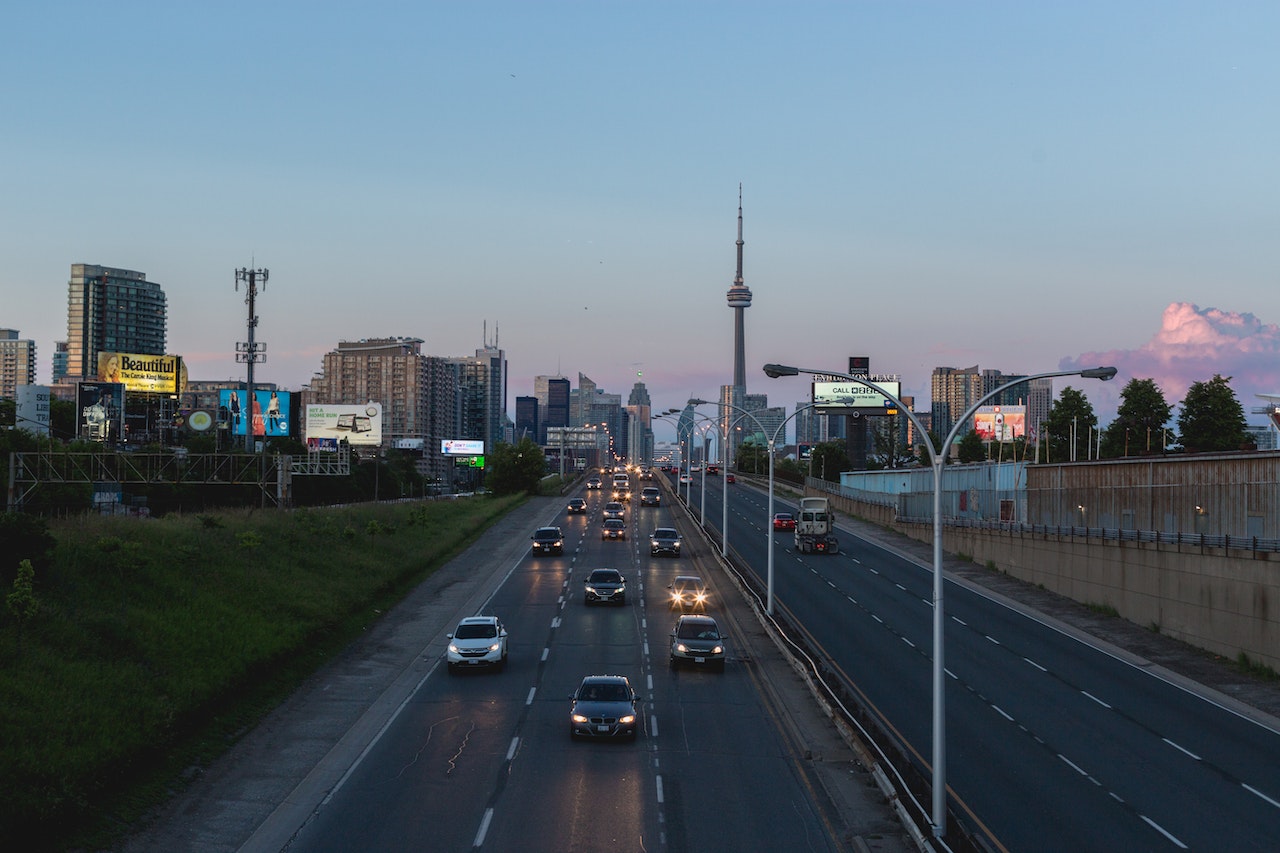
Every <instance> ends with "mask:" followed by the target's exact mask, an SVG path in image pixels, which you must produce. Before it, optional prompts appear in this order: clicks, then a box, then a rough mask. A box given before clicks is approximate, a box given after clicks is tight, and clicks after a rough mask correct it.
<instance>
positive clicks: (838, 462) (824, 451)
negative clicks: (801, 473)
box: [809, 441, 853, 483]
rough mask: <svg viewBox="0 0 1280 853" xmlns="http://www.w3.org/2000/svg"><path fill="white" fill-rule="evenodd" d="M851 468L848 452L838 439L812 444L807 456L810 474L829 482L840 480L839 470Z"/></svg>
mask: <svg viewBox="0 0 1280 853" xmlns="http://www.w3.org/2000/svg"><path fill="white" fill-rule="evenodd" d="M852 469H853V463H852V462H850V461H849V454H848V453H846V452H845V449H844V443H843V442H840V441H824V442H822V443H821V444H817V445H814V448H813V452H812V453H811V454H810V456H809V470H810V471H812V472H813V473H812V474H811V475H810V476H813V477H821V478H822V479H824V480H826V481H828V482H831V483H838V482H840V472H841V471H849V470H852Z"/></svg>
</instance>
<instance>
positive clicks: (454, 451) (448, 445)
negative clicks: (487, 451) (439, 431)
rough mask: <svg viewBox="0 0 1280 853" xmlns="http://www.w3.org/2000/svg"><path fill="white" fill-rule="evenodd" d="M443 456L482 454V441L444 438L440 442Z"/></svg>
mask: <svg viewBox="0 0 1280 853" xmlns="http://www.w3.org/2000/svg"><path fill="white" fill-rule="evenodd" d="M440 452H441V453H442V454H444V455H445V456H484V442H483V441H474V440H472V439H467V438H446V439H443V440H441V442H440Z"/></svg>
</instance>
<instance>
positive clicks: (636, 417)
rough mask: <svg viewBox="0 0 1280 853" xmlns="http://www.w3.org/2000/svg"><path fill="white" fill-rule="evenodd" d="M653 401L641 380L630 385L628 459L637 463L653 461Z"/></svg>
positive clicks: (643, 463)
mask: <svg viewBox="0 0 1280 853" xmlns="http://www.w3.org/2000/svg"><path fill="white" fill-rule="evenodd" d="M652 424H653V403H652V401H651V400H650V399H649V389H648V388H646V387H645V386H644V383H643V382H637V383H636V384H635V385H632V386H631V396H630V397H628V398H627V425H628V430H627V432H628V436H627V449H628V451H629V454H630V455H629V456H628V461H630V462H633V463H635V464H637V465H649V464H650V463H652V462H653V426H652Z"/></svg>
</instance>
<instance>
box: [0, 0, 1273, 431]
mask: <svg viewBox="0 0 1280 853" xmlns="http://www.w3.org/2000/svg"><path fill="white" fill-rule="evenodd" d="M1278 32H1280V4H1277V3H1275V2H1257V3H1247V2H1194V3H1192V2H1164V1H1163V0H1161V2H1143V0H1135V1H1133V2H1130V1H1129V0H1126V2H1123V3H1115V2H1072V3H1026V2H967V3H954V2H892V3H890V2H842V3H834V2H822V3H818V2H813V3H786V4H783V3H761V2H681V3H674V2H644V3H638V2H637V3H623V2H575V3H565V2H536V3H535V2H468V3H462V2H449V3H445V2H401V3H386V2H376V0H375V2H366V3H360V4H354V3H332V2H315V0H310V2H305V3H303V2H297V3H293V2H268V3H262V2H223V3H216V4H210V3H203V4H196V3H166V2H148V3H139V2H128V0H117V2H113V3H108V4H104V3H97V2H83V3H82V2H57V3H24V4H18V5H17V6H15V7H14V8H12V9H9V10H7V11H6V13H5V26H4V28H3V31H0V327H8V328H14V329H17V330H19V332H20V334H21V336H22V337H24V338H32V339H34V340H35V341H36V343H37V347H38V357H39V377H40V380H41V381H47V380H48V378H49V373H50V364H51V357H52V352H53V344H54V341H56V340H62V339H65V338H66V283H67V280H68V278H69V275H70V265H71V264H73V263H91V264H102V265H104V266H112V267H121V268H125V269H132V270H139V271H142V272H144V273H146V275H147V278H148V280H151V281H156V282H159V283H160V284H161V285H162V286H163V287H164V290H165V293H166V294H167V297H168V306H169V316H168V340H169V350H170V352H173V353H176V354H180V355H182V356H184V358H185V360H186V362H187V365H188V370H189V372H190V375H191V376H192V378H195V379H222V378H226V379H239V380H241V381H243V377H244V373H243V365H237V364H236V362H235V360H234V350H235V343H236V342H237V341H243V340H246V335H247V333H246V328H245V323H246V317H247V306H246V305H245V293H244V290H243V288H241V289H240V290H237V289H236V281H235V270H236V269H238V268H242V267H257V268H266V269H269V270H270V277H269V279H268V283H267V286H266V288H265V291H263V292H260V293H259V295H258V298H257V313H258V317H259V324H258V327H257V331H256V334H255V337H256V339H257V340H258V341H262V342H265V343H266V346H267V350H266V352H267V360H266V362H265V364H263V365H260V366H259V367H258V369H257V370H256V371H255V375H256V378H257V379H258V380H259V381H266V382H276V383H278V384H279V385H280V386H282V387H284V388H297V387H299V386H301V385H304V384H306V383H308V382H309V381H310V380H311V377H312V375H313V374H314V373H315V372H317V371H318V370H319V369H320V366H321V356H322V355H323V353H325V352H327V351H330V350H332V349H335V348H336V346H337V343H338V342H339V341H342V340H359V339H362V338H372V337H386V336H405V337H416V338H422V339H423V341H424V344H423V350H424V352H426V353H428V354H431V355H442V356H459V355H470V354H473V353H474V352H475V350H476V349H477V348H480V347H482V346H484V345H485V344H487V343H496V344H497V345H498V346H500V347H501V348H502V349H503V350H505V352H506V354H507V358H508V362H509V367H510V387H509V402H508V406H509V414H511V415H514V398H515V397H516V396H518V395H530V394H532V393H533V378H534V377H535V376H537V375H540V374H550V375H556V374H559V375H564V376H567V377H569V378H570V379H571V380H572V381H573V384H574V386H575V387H576V385H577V375H578V373H579V372H581V373H584V374H586V375H587V376H589V377H590V378H591V379H592V380H594V381H595V382H596V383H597V384H598V385H599V386H600V387H601V388H602V389H603V390H604V391H607V392H609V393H618V394H621V395H622V397H623V401H624V402H625V401H626V398H627V396H628V394H629V392H630V390H631V387H632V385H633V384H634V383H635V382H637V381H642V382H644V384H645V386H646V387H647V388H648V390H649V393H650V396H651V399H652V402H653V407H654V409H655V410H662V409H666V408H673V407H677V406H682V405H683V404H684V401H685V400H687V399H688V398H689V397H691V396H697V397H702V398H705V399H709V400H714V399H717V396H718V389H719V388H720V386H722V385H725V384H728V383H730V382H731V381H732V371H733V311H732V310H731V309H729V308H728V306H727V305H726V299H725V295H726V292H727V290H728V288H729V286H730V285H731V284H732V283H733V277H734V272H735V266H736V247H735V240H736V239H737V226H738V222H737V216H738V193H739V187H740V186H741V192H742V208H743V216H744V226H743V229H744V230H743V239H744V241H745V249H744V278H745V282H746V284H747V286H748V287H749V288H750V289H751V291H752V293H753V303H752V305H751V307H750V308H748V309H746V314H745V319H746V365H747V391H748V392H749V393H767V394H768V395H769V401H770V404H771V405H775V406H776V405H785V406H787V408H788V411H789V412H790V410H791V408H792V407H793V406H794V404H795V403H796V401H798V400H803V399H805V398H806V397H807V394H808V385H807V380H805V379H803V378H784V379H777V380H771V379H768V378H766V377H765V375H764V374H763V372H762V371H761V369H760V368H761V366H762V365H763V364H765V363H766V362H781V363H788V364H794V365H798V366H802V367H811V368H816V369H824V370H825V369H833V370H834V369H841V368H843V367H845V366H847V361H848V357H849V356H851V355H865V356H868V357H869V358H870V359H871V369H872V371H873V372H875V373H882V374H897V375H898V376H900V377H901V381H902V386H903V393H904V394H910V395H914V396H915V397H916V399H917V401H918V403H917V409H918V410H921V409H923V410H927V402H926V401H927V400H928V399H929V377H930V374H931V372H932V370H933V369H934V368H935V367H938V366H946V367H956V368H963V367H969V366H973V365H977V366H979V367H980V368H982V369H987V368H992V369H997V370H1001V371H1003V372H1005V373H1011V374H1013V373H1020V374H1025V373H1039V372H1049V371H1056V370H1071V369H1076V368H1080V367H1091V366H1096V365H1098V364H1113V365H1115V366H1116V367H1117V368H1119V371H1120V372H1119V375H1118V377H1117V379H1116V380H1115V381H1113V382H1111V383H1105V384H1104V383H1099V382H1097V381H1094V380H1083V379H1078V378H1076V379H1074V380H1070V379H1069V380H1058V381H1057V383H1056V385H1055V389H1056V391H1061V388H1062V387H1064V386H1065V385H1071V386H1072V387H1074V388H1078V389H1080V390H1083V391H1084V392H1085V394H1086V395H1087V396H1088V397H1089V399H1090V400H1091V402H1092V403H1093V405H1094V407H1095V409H1096V410H1097V411H1098V413H1099V416H1100V419H1101V421H1102V422H1103V423H1104V424H1105V423H1106V422H1108V421H1109V420H1110V419H1111V418H1112V417H1113V416H1114V411H1115V406H1116V405H1117V404H1118V402H1119V392H1120V391H1121V390H1122V388H1123V386H1124V384H1125V383H1126V382H1128V381H1129V380H1130V379H1135V378H1154V379H1156V380H1157V383H1158V384H1159V385H1160V387H1161V389H1162V390H1163V391H1164V393H1165V397H1166V399H1167V400H1168V401H1169V402H1170V403H1171V404H1173V405H1174V406H1175V412H1176V406H1177V404H1178V403H1180V402H1181V400H1182V399H1183V397H1184V395H1185V391H1186V388H1187V387H1188V385H1189V384H1190V383H1192V382H1195V381H1206V380H1209V379H1211V378H1212V377H1213V376H1214V374H1221V375H1224V376H1231V377H1233V380H1232V387H1233V389H1234V390H1235V392H1236V395H1237V398H1238V399H1239V400H1240V402H1241V404H1242V406H1243V407H1244V409H1245V411H1246V413H1248V412H1250V410H1251V409H1252V408H1253V407H1254V406H1258V405H1262V401H1261V400H1258V399H1256V398H1255V396H1254V395H1255V394H1258V393H1272V394H1274V393H1280V370H1277V364H1278V363H1280V362H1278V358H1277V356H1278V354H1280V326H1277V323H1280V282H1278V281H1277V278H1278V277H1280V238H1278V237H1277V235H1280V202H1278V199H1280V194H1278V193H1277V190H1278V189H1280V158H1277V155H1276V152H1277V151H1280V110H1278V109H1277V108H1276V92H1278V91H1280V51H1277V50H1276V49H1275V44H1276V34H1277V33H1278ZM1250 421H1251V422H1253V423H1259V424H1261V423H1263V422H1264V419H1263V418H1262V417H1261V416H1250ZM655 431H656V432H657V433H658V438H659V440H662V439H663V438H664V434H663V433H664V426H661V425H660V426H657V427H655ZM666 431H667V432H674V430H666ZM789 432H790V431H789Z"/></svg>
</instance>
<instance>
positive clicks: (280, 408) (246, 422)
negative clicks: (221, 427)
mask: <svg viewBox="0 0 1280 853" xmlns="http://www.w3.org/2000/svg"><path fill="white" fill-rule="evenodd" d="M218 407H219V408H220V409H222V410H223V411H225V413H226V417H227V430H228V431H230V433H231V434H232V435H244V434H245V430H247V429H250V428H252V429H253V434H254V435H260V436H262V437H264V438H276V437H279V436H282V435H288V434H289V392H288V391H261V390H255V391H254V392H253V399H251V400H249V404H248V405H247V406H246V405H245V393H244V389H243V388H223V389H222V390H220V391H219V392H218Z"/></svg>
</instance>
